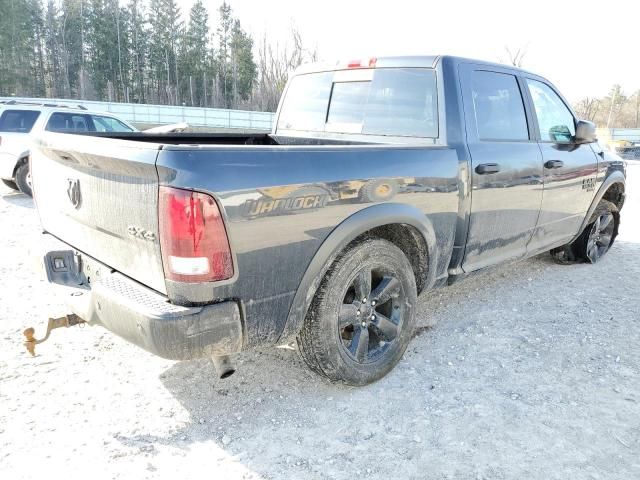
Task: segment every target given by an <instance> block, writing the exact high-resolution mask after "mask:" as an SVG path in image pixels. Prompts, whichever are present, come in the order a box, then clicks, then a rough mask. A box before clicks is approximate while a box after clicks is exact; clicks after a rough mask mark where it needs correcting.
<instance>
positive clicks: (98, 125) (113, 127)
mask: <svg viewBox="0 0 640 480" xmlns="http://www.w3.org/2000/svg"><path fill="white" fill-rule="evenodd" d="M91 119H92V120H93V125H94V127H95V130H96V132H133V129H132V128H131V127H129V126H128V125H126V124H124V123H122V122H121V121H120V120H117V119H115V118H113V117H103V116H102V115H91Z"/></svg>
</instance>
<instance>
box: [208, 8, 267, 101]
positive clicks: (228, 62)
mask: <svg viewBox="0 0 640 480" xmlns="http://www.w3.org/2000/svg"><path fill="white" fill-rule="evenodd" d="M218 43H219V48H218V57H217V60H218V62H217V63H218V80H219V81H218V83H219V85H220V88H219V90H220V93H221V97H222V102H223V104H222V106H223V107H224V108H238V106H239V105H240V103H241V102H242V101H246V100H248V99H249V97H250V95H251V89H252V87H253V83H254V81H255V79H256V76H257V69H256V64H255V62H254V59H253V40H252V38H251V37H250V36H249V35H248V34H247V33H246V32H245V31H244V30H243V29H242V26H241V24H240V20H238V19H236V18H234V17H233V14H232V12H231V7H230V6H229V4H228V3H226V2H223V4H222V6H221V7H220V26H219V27H218Z"/></svg>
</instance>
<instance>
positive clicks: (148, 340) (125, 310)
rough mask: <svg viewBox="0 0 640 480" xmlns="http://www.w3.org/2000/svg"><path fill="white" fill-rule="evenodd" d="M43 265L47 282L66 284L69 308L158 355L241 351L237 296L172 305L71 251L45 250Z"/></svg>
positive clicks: (191, 355) (184, 357)
mask: <svg viewBox="0 0 640 480" xmlns="http://www.w3.org/2000/svg"><path fill="white" fill-rule="evenodd" d="M60 260H62V261H63V262H64V266H60V263H59V262H60ZM56 261H58V265H57V267H56ZM44 267H45V271H46V274H47V279H48V280H49V282H51V283H54V284H57V285H61V286H64V287H65V288H64V290H65V291H66V294H67V299H66V300H67V305H68V307H69V308H70V310H71V312H73V313H75V314H76V315H78V316H79V317H81V318H82V319H83V320H85V321H87V322H88V323H89V324H92V325H101V326H103V327H105V328H106V329H108V330H110V331H111V332H113V333H115V334H116V335H118V336H120V337H122V338H124V339H125V340H128V341H129V342H131V343H134V344H136V345H138V346H139V347H142V348H143V349H145V350H147V351H149V352H151V353H153V354H156V355H158V356H160V357H163V358H168V359H172V360H189V359H193V358H201V357H207V356H212V355H230V354H233V353H237V352H239V351H240V350H242V344H243V333H242V321H241V317H240V310H239V308H238V304H237V303H236V302H235V301H224V302H220V303H216V304H212V305H206V306H200V307H182V306H178V305H173V304H171V303H169V301H168V299H167V297H165V296H163V295H161V294H159V293H157V292H155V291H154V290H151V289H149V288H147V287H145V286H143V285H141V284H139V283H137V282H135V281H134V280H131V279H130V278H128V277H125V276H124V275H122V274H120V273H117V272H113V271H112V270H111V269H110V268H109V267H106V266H105V265H103V264H101V263H100V262H98V261H96V260H94V259H93V258H90V257H88V256H86V255H84V254H79V253H77V252H74V251H72V250H59V251H50V252H48V253H47V254H46V255H45V257H44Z"/></svg>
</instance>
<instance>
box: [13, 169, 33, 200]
mask: <svg viewBox="0 0 640 480" xmlns="http://www.w3.org/2000/svg"><path fill="white" fill-rule="evenodd" d="M16 185H17V186H18V189H19V190H20V191H21V192H22V193H24V194H25V195H28V196H30V197H32V196H33V193H32V191H31V184H30V179H29V163H28V162H23V163H22V164H21V165H20V166H19V167H18V169H17V170H16Z"/></svg>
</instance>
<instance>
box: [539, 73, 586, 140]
mask: <svg viewBox="0 0 640 480" xmlns="http://www.w3.org/2000/svg"><path fill="white" fill-rule="evenodd" d="M527 85H528V86H529V92H530V93H531V99H532V100H533V106H534V108H535V110H536V118H537V119H538V126H539V127H540V137H541V139H542V141H543V142H556V143H558V142H559V143H566V142H571V141H572V139H573V137H574V135H575V134H576V126H575V123H574V119H573V114H572V113H571V111H570V110H569V109H568V108H567V106H566V105H565V104H564V102H563V101H562V99H561V98H560V97H559V96H558V94H557V93H556V92H554V91H553V89H551V87H549V86H548V85H545V84H544V83H542V82H538V81H537V80H527Z"/></svg>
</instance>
